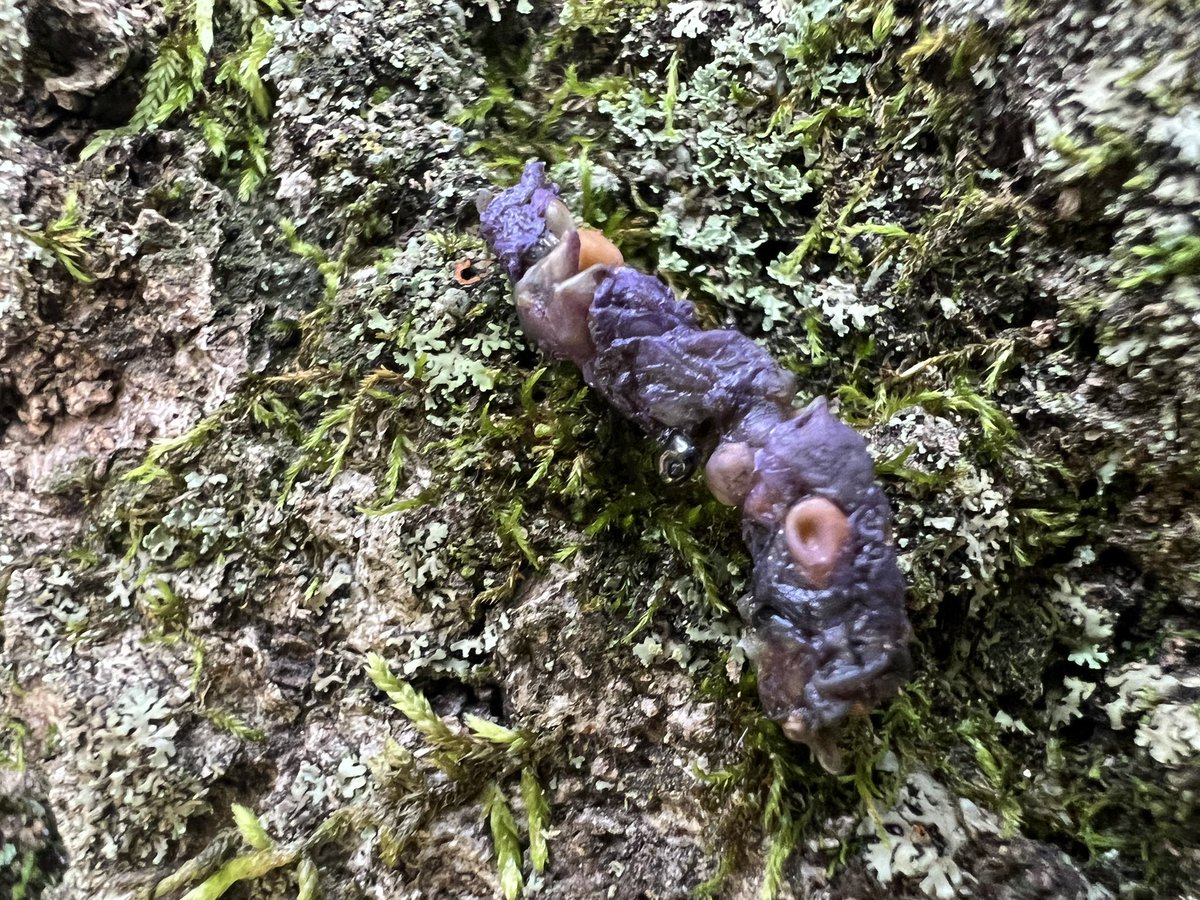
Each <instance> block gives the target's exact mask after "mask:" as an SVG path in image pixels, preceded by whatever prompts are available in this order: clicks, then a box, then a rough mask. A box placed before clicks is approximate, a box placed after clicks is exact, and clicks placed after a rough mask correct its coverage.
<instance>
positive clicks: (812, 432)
mask: <svg viewBox="0 0 1200 900" xmlns="http://www.w3.org/2000/svg"><path fill="white" fill-rule="evenodd" d="M754 468H755V471H756V472H757V474H758V479H757V481H758V483H757V485H756V487H755V489H754V491H753V492H752V494H751V498H750V500H748V501H747V505H748V506H749V507H751V508H752V509H761V510H764V511H765V510H766V509H769V508H779V507H786V506H790V505H791V504H792V503H795V502H796V501H797V500H798V499H800V498H801V497H804V496H808V495H816V496H820V497H825V498H826V499H829V500H832V501H833V502H834V503H836V504H837V505H838V506H839V507H841V508H842V509H843V510H847V511H849V510H853V509H856V508H857V507H858V506H860V505H861V504H862V503H863V501H864V499H865V497H866V496H867V494H868V493H870V492H871V491H876V490H878V486H877V485H876V482H875V466H874V463H872V461H871V457H870V456H869V455H868V454H867V443H866V441H864V440H863V439H862V435H860V434H859V433H858V432H857V431H855V430H854V429H853V428H851V427H850V426H849V425H846V424H845V423H844V422H841V421H840V420H838V419H837V418H836V417H835V416H834V415H833V413H831V412H830V411H829V406H828V404H827V403H826V402H825V398H823V397H820V398H818V399H816V400H814V401H813V402H812V403H810V404H809V405H808V406H807V407H805V408H804V409H803V410H801V411H800V413H799V414H798V415H795V416H793V417H792V418H789V419H786V420H784V421H781V422H779V423H778V424H776V425H775V426H774V427H773V428H771V430H770V431H768V432H767V433H766V435H765V437H764V439H763V444H762V448H761V449H760V450H759V451H758V455H757V457H756V458H755V462H754Z"/></svg>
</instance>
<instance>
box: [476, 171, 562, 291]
mask: <svg viewBox="0 0 1200 900" xmlns="http://www.w3.org/2000/svg"><path fill="white" fill-rule="evenodd" d="M557 197H558V187H557V186H556V185H553V184H548V183H547V182H546V166H545V164H544V163H540V162H532V163H529V164H528V165H527V166H526V167H525V172H524V174H522V175H521V180H520V182H518V183H517V184H516V185H514V186H513V187H510V188H509V189H508V190H506V191H502V192H501V193H500V194H499V195H497V196H496V197H494V198H493V199H492V201H491V202H490V203H489V204H488V206H487V208H486V209H485V210H483V212H481V213H480V214H479V233H480V235H481V236H482V237H483V239H484V240H485V241H487V244H488V246H489V247H491V249H492V253H494V254H495V255H496V256H497V257H498V258H499V259H500V261H501V262H502V263H504V268H505V269H507V270H508V277H509V278H511V279H512V280H513V281H514V282H516V281H518V280H519V279H520V278H521V276H522V275H524V274H525V270H526V269H528V268H529V267H530V266H531V265H533V263H534V262H535V259H534V256H535V254H536V253H537V250H538V248H539V247H540V246H541V245H542V244H543V238H544V237H545V235H546V208H547V207H548V206H549V205H550V202H551V201H552V200H554V199H555V198H557Z"/></svg>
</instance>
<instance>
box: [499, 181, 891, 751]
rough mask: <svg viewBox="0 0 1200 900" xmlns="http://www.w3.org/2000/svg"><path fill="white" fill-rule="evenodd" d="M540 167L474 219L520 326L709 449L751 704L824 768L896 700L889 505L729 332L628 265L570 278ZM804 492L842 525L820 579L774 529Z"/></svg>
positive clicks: (756, 353)
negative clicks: (841, 729)
mask: <svg viewBox="0 0 1200 900" xmlns="http://www.w3.org/2000/svg"><path fill="white" fill-rule="evenodd" d="M543 171H544V170H543V167H542V165H541V164H540V163H530V164H529V166H528V167H527V168H526V170H525V174H524V176H523V177H522V179H521V183H520V184H518V185H517V186H516V187H514V188H510V189H509V190H507V191H504V192H503V193H501V194H500V195H499V196H498V197H496V198H495V199H494V200H493V201H492V202H491V205H490V206H488V207H487V209H486V210H485V211H484V212H483V214H482V216H481V219H482V221H483V226H482V227H481V233H482V234H483V236H484V238H485V239H486V240H487V241H488V243H489V245H490V246H491V247H492V249H493V252H495V253H496V255H497V256H499V257H500V259H501V260H502V261H503V262H504V263H505V266H506V267H507V269H508V272H509V275H510V277H512V278H513V281H514V283H515V287H516V295H517V303H518V310H519V312H520V313H521V320H522V324H523V325H524V326H525V327H526V329H527V331H528V332H530V334H531V336H532V337H534V339H535V340H537V341H538V343H539V346H541V347H542V349H543V350H545V351H546V352H547V353H548V354H549V355H551V356H554V357H556V358H560V359H571V360H572V361H574V362H575V363H576V364H577V365H579V366H580V368H581V369H582V371H583V375H584V378H585V380H586V381H587V383H588V384H589V385H591V386H592V387H593V388H595V389H596V390H597V391H598V392H600V393H601V394H602V395H603V396H604V397H605V398H607V399H608V401H609V402H610V403H611V404H612V405H613V406H614V407H616V409H617V410H618V411H620V412H621V414H622V415H624V416H626V417H627V418H629V419H631V420H633V421H634V422H636V423H638V424H639V425H640V426H641V427H643V428H644V429H646V430H647V431H649V432H651V433H653V434H662V433H665V432H673V433H677V434H679V433H681V434H684V435H687V436H689V437H690V438H691V439H693V440H694V441H695V443H696V444H697V445H700V446H705V447H708V448H709V449H713V448H715V450H714V455H713V457H712V460H713V462H712V465H710V466H709V468H708V473H707V477H708V478H709V479H710V484H711V485H712V486H713V488H714V493H715V494H716V495H717V496H718V498H719V499H721V500H722V502H726V503H734V504H740V505H741V508H742V513H743V529H742V530H743V536H744V538H745V541H746V544H747V546H748V547H749V549H750V554H751V556H752V558H753V560H754V574H753V588H752V592H751V594H750V595H749V596H748V597H746V598H745V599H743V600H742V601H741V602H740V603H739V604H738V610H739V612H740V614H741V615H742V617H743V618H744V619H745V620H746V622H747V623H748V624H749V626H750V627H749V630H748V633H747V635H746V638H745V644H746V646H747V649H748V651H749V653H750V655H751V657H752V658H753V659H754V661H755V664H756V667H757V671H758V681H759V694H760V696H761V698H762V702H763V706H764V708H765V710H766V712H767V714H768V715H770V716H771V717H772V718H774V719H776V720H777V721H779V722H780V723H781V725H782V726H783V728H784V731H785V733H787V735H788V736H789V737H791V738H792V739H793V740H797V741H802V742H804V743H806V744H808V745H809V746H811V747H812V748H813V749H814V751H815V752H816V753H817V755H818V757H819V758H820V759H821V761H822V763H823V764H825V765H826V766H827V767H828V768H836V766H837V751H836V733H837V728H838V726H839V725H840V724H841V723H842V722H843V721H844V720H845V719H846V718H847V717H848V716H851V715H860V714H864V713H866V712H867V711H869V710H870V709H871V707H873V706H875V705H876V704H877V703H878V702H880V701H881V700H884V699H886V698H887V697H889V696H891V695H894V694H895V693H896V691H897V690H898V689H899V687H900V686H901V684H902V683H903V682H904V680H905V679H906V678H907V676H908V672H909V668H910V660H909V653H908V647H907V643H908V640H909V638H910V636H911V628H910V626H909V623H908V618H907V616H906V615H905V611H904V590H905V588H904V581H903V578H902V577H901V574H900V570H899V568H898V566H897V564H896V552H895V547H894V544H893V540H892V534H891V510H890V508H889V506H888V502H887V498H886V497H885V496H884V494H883V490H882V488H881V487H880V486H879V484H878V482H876V480H875V473H874V465H873V463H872V461H871V457H870V455H869V454H868V453H867V448H866V443H865V442H864V441H863V439H862V437H861V436H860V435H859V434H858V433H857V432H856V431H854V429H852V428H850V427H849V426H847V425H846V424H844V423H843V422H841V421H840V420H838V419H837V418H836V417H835V416H834V415H833V414H832V413H830V411H829V409H828V406H827V405H826V403H825V401H824V399H817V400H815V401H813V402H812V403H810V404H809V405H808V406H806V407H805V408H803V409H797V408H796V407H795V405H794V400H795V396H794V395H795V378H794V376H793V375H792V374H791V373H790V372H788V371H786V370H785V369H783V368H782V367H781V366H779V364H778V363H776V362H775V360H774V359H773V358H772V357H771V356H770V355H769V354H768V353H767V352H766V351H765V350H763V349H762V348H761V347H759V346H758V345H757V344H756V343H754V341H752V340H750V339H749V338H748V337H746V336H745V335H743V334H740V333H739V332H736V331H731V330H725V329H712V330H706V329H702V328H701V327H700V326H699V324H698V322H697V318H696V312H695V307H694V306H693V305H692V304H691V303H689V302H687V301H684V300H680V299H678V298H677V297H676V296H675V294H674V293H673V292H672V291H671V289H670V288H669V287H668V286H667V285H666V284H665V283H664V282H663V281H662V280H660V279H658V278H656V277H654V276H653V275H648V274H646V273H644V272H639V271H637V270H636V269H633V268H630V267H628V266H620V267H606V266H595V267H593V268H591V269H589V270H587V271H586V272H584V273H579V271H578V249H577V248H578V240H573V235H574V232H573V231H570V230H568V231H567V232H566V233H565V234H563V235H562V236H561V237H554V236H551V237H550V239H549V240H548V239H547V234H548V231H547V229H546V228H545V226H544V217H545V214H546V208H547V205H548V204H549V202H550V200H551V199H553V197H554V195H555V194H556V193H557V189H556V188H554V187H553V186H552V185H547V184H546V183H545V180H544V174H543ZM557 230H558V229H557V228H556V231H557ZM556 250H557V252H555V251H556ZM812 498H824V500H827V501H829V503H830V504H833V507H836V509H834V508H833V507H830V506H829V504H824V503H822V504H817V505H819V506H822V508H824V509H830V510H831V512H832V514H833V515H834V516H836V517H837V519H838V521H839V522H843V523H844V522H848V526H849V527H848V528H847V527H844V526H841V527H839V529H838V530H837V533H838V534H839V535H840V534H846V535H848V536H847V537H846V539H845V541H844V543H840V544H839V545H838V547H837V552H836V553H835V554H833V556H832V557H831V558H832V559H833V560H834V562H833V563H832V565H831V566H830V567H822V569H821V570H820V571H819V572H818V571H816V570H815V569H810V570H808V571H807V572H806V571H805V566H804V559H803V558H797V557H794V556H793V554H792V552H791V551H789V547H788V541H787V535H786V534H785V523H786V519H787V515H788V511H789V510H790V509H792V508H793V507H794V506H795V505H796V504H797V503H800V502H801V501H811V499H812ZM810 505H811V504H810ZM843 515H844V516H845V519H842V516H843ZM839 540H840V538H839Z"/></svg>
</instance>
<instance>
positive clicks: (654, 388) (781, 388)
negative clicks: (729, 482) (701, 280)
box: [584, 268, 795, 429]
mask: <svg viewBox="0 0 1200 900" xmlns="http://www.w3.org/2000/svg"><path fill="white" fill-rule="evenodd" d="M588 321H589V327H590V329H591V334H592V342H593V344H594V345H595V347H596V355H595V358H594V359H593V361H592V362H591V363H590V364H589V365H585V366H584V377H585V378H586V379H587V381H588V383H589V384H591V385H592V386H593V387H595V388H596V389H597V390H598V391H600V392H601V393H602V394H604V396H605V397H607V398H608V399H609V401H610V402H611V403H612V404H613V405H614V406H616V407H617V409H618V410H620V411H621V412H622V413H623V414H624V415H625V416H627V417H628V418H631V419H633V420H634V421H636V422H638V423H640V424H641V425H643V426H644V427H647V428H663V427H666V428H682V429H695V428H697V427H699V426H704V425H709V424H711V425H713V426H715V427H716V428H718V429H720V428H724V427H725V426H727V425H728V424H729V423H730V422H731V421H732V420H733V419H734V418H735V417H737V416H738V415H740V414H741V413H742V412H744V411H745V410H746V409H747V408H748V407H749V406H751V405H753V404H756V403H759V402H761V401H762V399H763V398H764V397H773V398H776V399H778V400H779V401H780V402H782V403H788V402H790V400H791V397H792V394H793V393H795V379H794V378H793V376H792V375H791V374H790V373H788V372H785V371H784V370H783V369H781V368H780V367H779V365H778V364H777V363H776V362H775V360H774V359H772V358H771V356H770V354H768V353H767V352H766V351H765V350H763V349H762V348H761V347H759V346H758V345H757V344H756V343H754V341H752V340H750V339H749V338H748V337H746V336H745V335H743V334H740V333H739V332H736V331H729V330H710V331H705V330H703V329H701V328H699V327H698V325H697V323H696V315H695V307H694V306H693V305H692V304H691V303H687V302H684V301H680V300H676V299H675V295H674V293H673V292H672V291H671V289H670V288H669V287H668V286H667V285H666V284H664V283H663V282H662V281H661V280H659V279H657V278H654V277H652V276H650V275H645V274H643V273H641V272H637V271H635V270H633V269H629V268H620V269H617V270H616V272H614V273H613V275H612V276H610V277H609V278H608V279H606V280H605V281H604V282H602V283H601V285H600V287H599V289H598V290H597V291H596V296H595V299H594V300H593V301H592V308H591V312H590V314H589V320H588Z"/></svg>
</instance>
